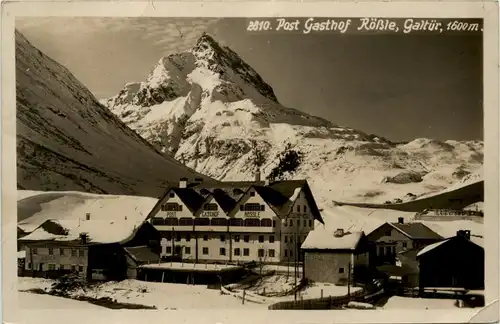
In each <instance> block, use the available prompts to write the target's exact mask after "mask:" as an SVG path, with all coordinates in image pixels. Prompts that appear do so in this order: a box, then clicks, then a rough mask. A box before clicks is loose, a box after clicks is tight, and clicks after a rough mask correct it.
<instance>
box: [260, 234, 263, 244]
mask: <svg viewBox="0 0 500 324" xmlns="http://www.w3.org/2000/svg"><path fill="white" fill-rule="evenodd" d="M259 243H264V235H259Z"/></svg>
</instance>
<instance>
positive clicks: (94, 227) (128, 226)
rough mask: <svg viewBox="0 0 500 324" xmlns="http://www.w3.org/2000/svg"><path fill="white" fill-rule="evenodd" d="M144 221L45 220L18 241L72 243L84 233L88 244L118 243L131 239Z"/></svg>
mask: <svg viewBox="0 0 500 324" xmlns="http://www.w3.org/2000/svg"><path fill="white" fill-rule="evenodd" d="M144 220H145V218H144V219H142V220H140V219H122V220H80V219H71V220H47V221H45V222H44V223H43V224H42V225H41V226H40V227H38V228H37V229H35V230H34V231H33V232H31V233H30V234H28V235H26V236H24V237H22V238H21V239H20V240H22V241H58V242H74V241H78V240H80V235H81V234H82V233H86V234H87V240H88V243H89V244H98V243H101V244H105V243H119V242H124V241H127V240H128V239H129V238H131V237H132V236H133V235H134V234H135V231H136V230H137V229H139V228H140V226H141V225H142V224H143V223H144Z"/></svg>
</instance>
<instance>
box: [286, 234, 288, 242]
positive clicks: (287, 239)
mask: <svg viewBox="0 0 500 324" xmlns="http://www.w3.org/2000/svg"><path fill="white" fill-rule="evenodd" d="M285 243H288V236H286V235H285Z"/></svg>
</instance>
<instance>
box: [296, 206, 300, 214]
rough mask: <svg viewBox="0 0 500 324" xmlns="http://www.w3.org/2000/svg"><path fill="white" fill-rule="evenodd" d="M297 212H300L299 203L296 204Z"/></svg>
mask: <svg viewBox="0 0 500 324" xmlns="http://www.w3.org/2000/svg"><path fill="white" fill-rule="evenodd" d="M297 213H300V205H297Z"/></svg>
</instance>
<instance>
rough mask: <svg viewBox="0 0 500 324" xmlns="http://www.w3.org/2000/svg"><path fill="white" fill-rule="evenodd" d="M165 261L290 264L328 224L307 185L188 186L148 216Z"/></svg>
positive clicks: (184, 184)
mask: <svg viewBox="0 0 500 324" xmlns="http://www.w3.org/2000/svg"><path fill="white" fill-rule="evenodd" d="M149 219H150V222H151V223H152V224H153V226H154V227H155V228H156V229H157V230H158V231H159V232H160V233H161V236H162V239H161V255H162V257H177V258H180V259H182V260H185V261H192V262H221V263H245V262H251V261H256V262H263V263H289V262H294V261H298V260H300V259H301V254H300V245H301V244H302V242H303V241H304V240H305V238H306V237H307V234H308V233H309V232H310V231H311V230H313V229H314V222H315V220H317V221H319V222H321V223H322V222H323V221H322V219H321V216H320V212H319V210H318V207H317V205H316V202H315V201H314V197H313V195H312V192H311V190H310V188H309V185H308V184H307V181H305V180H290V181H277V182H273V183H269V182H268V181H258V180H257V179H256V181H253V182H246V181H245V182H222V183H215V184H214V183H206V184H204V183H203V182H195V183H188V181H187V179H181V181H180V182H179V185H178V186H176V187H170V188H168V189H167V190H166V192H165V194H164V195H163V196H162V197H161V198H160V200H159V201H158V203H157V204H156V206H155V207H154V208H153V210H152V211H151V213H150V215H149Z"/></svg>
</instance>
